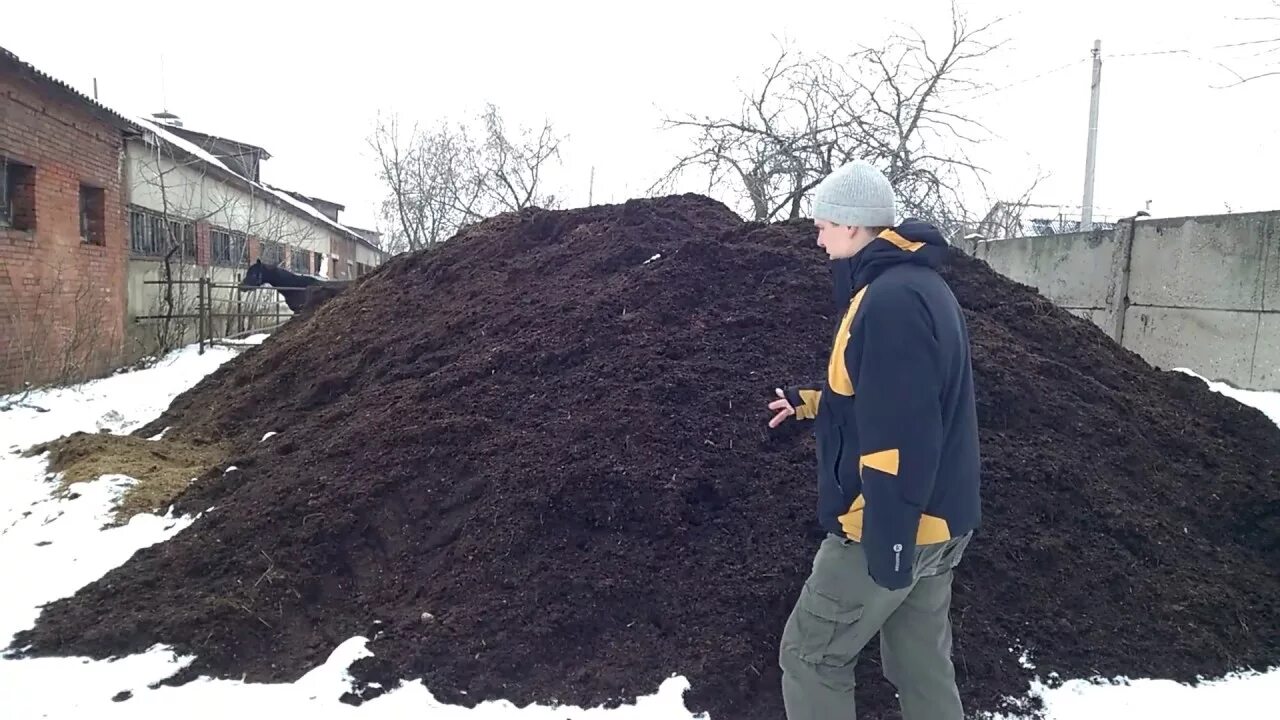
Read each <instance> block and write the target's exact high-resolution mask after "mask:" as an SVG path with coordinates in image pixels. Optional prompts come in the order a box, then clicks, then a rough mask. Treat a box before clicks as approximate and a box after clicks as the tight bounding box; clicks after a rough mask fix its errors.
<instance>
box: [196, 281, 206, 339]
mask: <svg viewBox="0 0 1280 720" xmlns="http://www.w3.org/2000/svg"><path fill="white" fill-rule="evenodd" d="M207 282H208V280H207V279H205V278H200V284H199V285H198V286H196V297H197V298H198V299H197V300H196V308H197V310H196V314H197V315H199V317H200V323H199V324H200V354H201V355H203V354H204V331H205V311H204V286H205V283H207Z"/></svg>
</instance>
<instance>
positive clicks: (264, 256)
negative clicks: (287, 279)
mask: <svg viewBox="0 0 1280 720" xmlns="http://www.w3.org/2000/svg"><path fill="white" fill-rule="evenodd" d="M258 258H259V259H260V260H262V262H264V263H266V264H267V265H281V264H283V263H284V245H282V244H280V243H278V242H272V241H270V240H263V241H262V245H261V247H260V249H259V251H258Z"/></svg>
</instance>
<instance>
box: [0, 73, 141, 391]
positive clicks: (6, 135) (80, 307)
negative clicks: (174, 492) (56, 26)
mask: <svg viewBox="0 0 1280 720" xmlns="http://www.w3.org/2000/svg"><path fill="white" fill-rule="evenodd" d="M129 132H131V129H130V126H129V124H128V122H127V121H126V120H125V119H124V118H122V117H120V116H118V115H116V114H115V113H113V112H111V111H110V110H108V109H106V108H105V107H103V106H101V105H98V104H97V103H95V102H93V101H92V100H91V99H89V98H87V97H85V96H83V95H81V94H80V93H78V92H76V91H75V90H73V89H71V88H70V87H68V86H66V85H63V84H62V83H60V82H58V81H56V80H54V79H53V78H50V77H48V76H47V75H44V74H43V73H40V72H39V71H38V70H36V69H35V68H34V67H32V66H30V65H28V64H26V63H23V62H22V61H21V60H19V58H18V57H17V56H15V55H13V54H12V53H9V52H7V51H5V50H3V49H2V48H0V390H11V389H15V388H20V387H22V386H23V385H24V384H27V383H32V384H41V383H48V382H58V381H64V380H74V379H79V378H83V377H92V376H95V375H99V374H102V373H104V372H106V371H108V370H110V369H111V368H113V367H116V366H117V365H118V363H119V362H120V361H121V359H122V357H123V355H122V352H123V342H124V336H125V326H124V317H125V303H126V293H125V264H126V258H127V256H128V231H127V226H126V218H125V212H124V203H123V201H122V196H123V194H124V190H123V187H122V183H121V162H122V150H123V146H124V142H125V137H126V136H127V135H128V133H129Z"/></svg>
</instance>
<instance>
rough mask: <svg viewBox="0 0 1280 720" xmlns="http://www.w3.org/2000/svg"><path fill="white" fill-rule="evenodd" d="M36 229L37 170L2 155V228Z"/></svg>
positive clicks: (0, 194) (0, 219) (0, 189)
mask: <svg viewBox="0 0 1280 720" xmlns="http://www.w3.org/2000/svg"><path fill="white" fill-rule="evenodd" d="M3 227H11V228H13V229H15V230H34V229H35V227H36V169H35V168H33V167H31V166H30V165H23V164H22V163H20V162H17V161H15V160H12V159H10V158H7V157H5V156H3V155H0V228H3Z"/></svg>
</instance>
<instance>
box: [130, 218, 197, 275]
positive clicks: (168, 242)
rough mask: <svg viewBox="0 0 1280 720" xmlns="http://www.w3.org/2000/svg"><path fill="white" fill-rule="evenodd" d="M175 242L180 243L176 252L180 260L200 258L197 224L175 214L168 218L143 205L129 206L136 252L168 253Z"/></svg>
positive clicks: (132, 242)
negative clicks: (198, 254)
mask: <svg viewBox="0 0 1280 720" xmlns="http://www.w3.org/2000/svg"><path fill="white" fill-rule="evenodd" d="M166 224H167V226H168V227H167V228H166ZM172 243H177V244H178V251H177V252H175V253H174V255H176V256H177V257H178V259H179V260H182V261H185V262H192V263H193V262H195V261H196V227H195V225H193V224H191V223H189V222H185V221H183V220H177V219H173V218H169V219H168V220H166V219H165V218H164V216H163V215H160V214H159V213H155V212H152V211H150V210H144V209H142V208H139V207H130V208H129V249H130V250H131V251H132V252H133V254H134V255H143V256H146V257H164V256H165V255H167V254H168V253H169V249H170V248H171V247H172Z"/></svg>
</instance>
